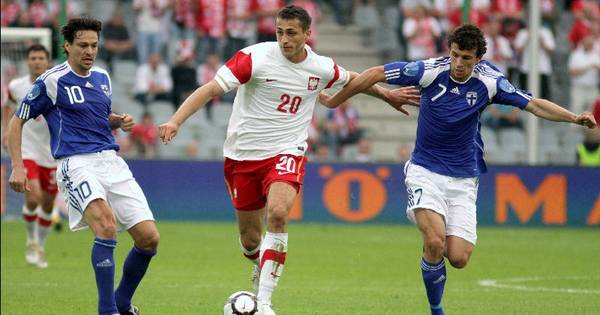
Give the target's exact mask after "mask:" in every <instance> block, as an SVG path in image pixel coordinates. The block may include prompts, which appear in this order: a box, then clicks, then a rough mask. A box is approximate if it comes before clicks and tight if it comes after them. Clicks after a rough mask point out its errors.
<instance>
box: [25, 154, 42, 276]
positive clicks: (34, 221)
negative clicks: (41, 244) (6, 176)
mask: <svg viewBox="0 0 600 315" xmlns="http://www.w3.org/2000/svg"><path fill="white" fill-rule="evenodd" d="M23 164H24V165H25V170H26V172H27V180H28V183H29V188H30V189H31V190H30V191H26V192H25V204H24V205H23V220H24V221H25V228H26V230H27V241H26V244H25V246H26V247H25V260H26V261H27V262H28V263H30V264H37V262H38V257H39V255H38V238H37V236H38V216H39V213H40V212H41V211H40V209H39V207H40V195H41V188H40V168H39V167H38V165H37V164H36V163H35V161H33V160H23Z"/></svg>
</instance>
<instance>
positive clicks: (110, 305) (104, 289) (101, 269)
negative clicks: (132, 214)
mask: <svg viewBox="0 0 600 315" xmlns="http://www.w3.org/2000/svg"><path fill="white" fill-rule="evenodd" d="M83 218H84V220H85V222H86V223H87V224H88V225H89V227H90V229H91V230H92V232H93V233H94V235H95V237H96V238H95V239H94V245H93V247H92V267H93V268H94V272H95V274H96V286H97V288H98V313H99V314H100V315H113V314H117V313H118V310H117V305H116V303H115V294H114V281H115V259H114V250H115V247H117V222H116V220H115V217H114V215H113V211H112V209H111V208H110V207H109V205H108V203H107V202H106V201H105V200H103V199H95V200H93V201H92V202H90V203H89V204H88V205H87V207H86V208H85V211H84V212H83Z"/></svg>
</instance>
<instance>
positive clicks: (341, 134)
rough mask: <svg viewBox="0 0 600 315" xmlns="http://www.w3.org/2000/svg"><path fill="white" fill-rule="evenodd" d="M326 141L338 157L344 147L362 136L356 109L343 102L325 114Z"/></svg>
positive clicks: (354, 142)
mask: <svg viewBox="0 0 600 315" xmlns="http://www.w3.org/2000/svg"><path fill="white" fill-rule="evenodd" d="M325 128H326V133H325V137H326V141H327V143H328V144H329V147H330V149H331V150H332V151H333V152H334V154H335V155H336V157H340V156H341V154H342V150H343V148H344V146H346V145H351V144H356V143H358V142H359V141H360V139H361V138H362V137H363V136H364V133H365V132H364V129H362V128H361V126H360V124H359V115H358V112H357V111H356V109H354V108H353V107H351V106H350V101H345V102H344V103H342V104H340V106H338V107H337V108H335V109H332V110H329V111H328V113H327V122H326V123H325Z"/></svg>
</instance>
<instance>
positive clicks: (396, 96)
mask: <svg viewBox="0 0 600 315" xmlns="http://www.w3.org/2000/svg"><path fill="white" fill-rule="evenodd" d="M386 99H387V102H388V104H390V105H391V106H392V107H393V108H395V109H396V110H398V111H399V112H402V113H403V114H405V115H409V113H408V112H407V111H406V110H405V109H404V108H402V106H404V105H410V106H417V107H418V106H420V105H421V92H419V90H418V89H417V88H415V87H414V86H405V87H401V88H397V89H393V90H387V92H386Z"/></svg>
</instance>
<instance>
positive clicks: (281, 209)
mask: <svg viewBox="0 0 600 315" xmlns="http://www.w3.org/2000/svg"><path fill="white" fill-rule="evenodd" d="M267 213H268V214H267V224H268V226H269V228H270V230H271V232H283V231H285V229H286V226H287V215H288V209H287V207H286V206H285V204H274V205H273V206H270V207H268V208H267Z"/></svg>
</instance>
